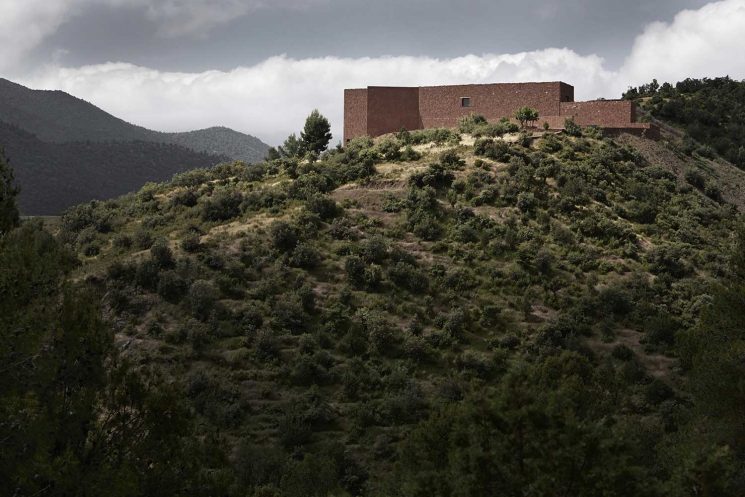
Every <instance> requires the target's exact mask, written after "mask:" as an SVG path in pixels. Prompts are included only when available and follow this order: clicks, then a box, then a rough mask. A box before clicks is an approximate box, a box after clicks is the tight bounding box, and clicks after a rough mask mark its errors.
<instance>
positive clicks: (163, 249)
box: [150, 240, 175, 268]
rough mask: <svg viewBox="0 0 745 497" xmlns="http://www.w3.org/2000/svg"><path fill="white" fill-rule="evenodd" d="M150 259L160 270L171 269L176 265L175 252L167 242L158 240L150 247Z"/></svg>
mask: <svg viewBox="0 0 745 497" xmlns="http://www.w3.org/2000/svg"><path fill="white" fill-rule="evenodd" d="M150 257H151V258H152V260H153V261H154V262H155V264H157V265H158V267H159V268H170V267H173V265H174V264H175V261H174V259H173V252H172V251H171V249H170V247H169V246H168V242H166V241H165V240H158V241H157V242H156V243H154V244H153V245H152V246H151V247H150Z"/></svg>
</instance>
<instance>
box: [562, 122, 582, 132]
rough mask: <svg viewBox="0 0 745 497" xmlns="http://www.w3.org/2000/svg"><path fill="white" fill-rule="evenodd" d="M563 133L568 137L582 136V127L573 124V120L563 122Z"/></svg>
mask: <svg viewBox="0 0 745 497" xmlns="http://www.w3.org/2000/svg"><path fill="white" fill-rule="evenodd" d="M564 131H565V132H566V134H568V135H569V136H582V127H581V126H580V125H579V124H577V123H576V122H574V119H573V118H567V119H565V120H564Z"/></svg>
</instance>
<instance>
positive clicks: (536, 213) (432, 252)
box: [57, 122, 745, 497]
mask: <svg viewBox="0 0 745 497" xmlns="http://www.w3.org/2000/svg"><path fill="white" fill-rule="evenodd" d="M681 146H682V141H681V138H680V137H679V136H677V135H675V134H669V133H667V132H666V133H665V134H664V137H663V140H662V141H661V142H652V141H649V140H643V139H640V138H635V137H630V136H622V137H620V138H618V139H608V138H604V137H603V136H602V133H600V132H599V131H597V130H594V129H587V130H584V132H582V133H574V136H570V135H568V134H564V133H562V134H554V133H534V134H533V135H529V134H523V133H515V132H514V129H509V127H508V126H504V125H482V124H478V125H476V124H474V123H469V122H464V123H463V126H462V128H461V129H460V130H446V129H437V130H426V131H416V132H411V133H400V134H398V135H388V136H384V137H382V138H380V139H376V140H375V141H372V140H369V139H366V138H362V139H356V140H353V141H352V142H350V143H349V144H348V145H347V146H346V147H345V148H343V149H336V150H331V151H328V152H326V153H324V154H323V155H322V156H321V158H320V159H319V160H317V161H312V162H308V161H307V160H301V159H299V158H292V157H289V158H288V157H285V158H280V159H276V160H272V161H269V162H262V163H259V164H253V165H247V164H243V163H233V164H223V165H219V166H217V167H214V168H212V169H198V170H193V171H189V172H185V173H181V174H179V175H177V176H175V177H174V178H173V180H172V181H169V182H165V183H160V184H150V185H147V186H146V187H145V188H143V189H142V190H140V191H139V192H137V193H133V194H129V195H126V196H124V197H120V198H118V199H114V200H109V201H106V202H92V203H88V204H85V205H81V206H78V207H76V208H74V209H72V210H70V211H69V212H67V213H66V214H65V216H63V218H62V220H61V223H60V228H59V232H58V233H57V238H58V239H59V240H60V241H61V242H62V243H63V244H64V245H65V246H66V247H67V248H68V249H69V250H71V251H72V252H73V253H74V254H75V256H76V258H77V259H79V261H80V264H79V266H77V267H76V268H74V269H72V270H71V272H70V273H69V276H68V279H69V280H71V281H76V282H83V281H84V282H86V283H85V284H86V285H87V286H90V287H92V288H93V289H95V293H97V294H99V295H105V298H104V303H105V314H106V315H107V316H108V321H109V322H110V323H111V326H113V329H114V332H115V342H116V344H117V349H118V350H120V351H121V352H120V355H121V357H122V358H124V359H126V360H127V361H129V362H130V363H131V364H134V365H137V367H138V368H140V369H142V370H147V371H156V372H157V374H158V376H159V377H160V378H161V380H160V381H161V382H162V384H163V385H164V386H163V387H161V388H163V390H164V391H165V392H168V393H169V395H175V396H176V397H178V398H179V399H181V400H183V401H184V402H185V404H186V405H187V406H188V411H189V412H190V413H191V414H190V415H188V416H186V417H185V418H184V419H186V420H188V422H187V421H184V423H187V424H186V425H179V426H191V427H192V428H190V429H192V430H194V431H193V433H192V435H190V437H191V438H186V439H185V440H186V442H185V443H187V445H188V447H191V448H190V449H189V450H187V451H186V452H184V453H181V452H174V453H173V454H172V455H171V456H169V457H171V459H169V463H170V464H171V467H172V468H180V467H182V466H183V467H189V464H195V465H196V466H195V467H198V468H200V469H199V471H194V472H186V473H183V474H182V475H181V476H180V477H178V478H176V480H175V481H179V482H180V485H181V487H180V488H188V489H189V490H184V492H185V493H187V494H190V495H197V494H200V492H202V493H203V494H204V495H208V494H210V493H212V494H214V493H215V492H218V493H228V494H231V495H287V496H298V497H299V496H307V495H318V496H325V495H328V494H330V493H333V494H334V495H407V496H408V495H412V496H413V495H443V496H444V495H474V496H475V495H486V494H489V493H491V494H493V493H495V492H496V493H500V494H503V495H523V494H524V489H525V488H532V489H533V491H534V493H536V495H548V494H557V495H586V496H589V495H601V494H602V495H609V496H611V495H612V496H619V497H620V496H627V495H649V496H656V495H660V496H661V495H666V496H668V495H675V496H684V495H689V493H687V491H688V489H689V488H690V487H691V486H692V485H694V486H695V485H707V486H708V488H714V489H717V490H716V491H715V492H716V493H718V495H735V493H728V492H730V490H728V489H732V488H735V487H734V486H733V485H735V484H734V483H733V482H732V481H731V480H729V479H728V478H729V476H728V475H730V474H732V472H734V471H736V470H737V469H738V468H741V467H742V466H741V464H742V462H741V459H738V458H737V457H736V454H737V453H738V452H737V451H738V450H742V449H743V447H742V446H741V445H738V444H739V443H740V442H739V441H738V440H739V439H738V438H737V437H738V436H739V432H737V431H736V429H735V428H732V427H731V426H730V425H728V424H726V423H723V424H721V425H719V424H717V425H716V426H714V425H713V424H711V423H714V421H713V420H717V419H720V418H721V419H724V418H723V417H721V414H716V413H713V414H712V413H709V412H707V411H706V407H707V406H710V405H716V402H714V403H712V402H711V401H710V399H709V400H708V401H707V402H704V401H703V400H702V399H703V398H704V397H702V396H701V395H702V394H701V393H700V390H699V389H697V386H698V385H704V384H705V383H706V382H705V381H704V379H702V378H705V376H702V373H701V371H703V370H702V369H700V360H699V358H700V357H704V355H705V353H710V351H708V349H707V348H706V347H707V345H706V342H705V341H704V342H702V341H698V337H699V336H700V335H699V334H698V333H699V332H700V331H701V330H706V329H708V328H706V323H707V321H706V318H705V314H704V312H703V311H704V310H705V309H707V308H708V307H709V306H710V305H711V302H712V299H713V298H714V297H713V295H716V292H715V290H714V289H715V288H716V286H717V285H720V284H724V283H723V282H725V281H728V279H729V278H734V277H735V275H736V274H739V273H738V272H737V271H739V269H738V267H739V266H733V261H732V260H731V258H730V257H729V256H728V254H729V253H730V251H731V249H732V246H733V243H734V239H733V236H732V235H733V233H735V232H736V231H737V226H738V223H739V222H740V218H741V214H740V213H741V210H742V206H743V205H745V195H743V192H744V190H743V187H745V173H744V172H743V171H741V170H740V169H738V168H736V167H734V166H733V165H732V164H730V163H728V162H726V161H724V160H723V159H721V158H718V157H716V156H711V157H706V156H704V155H701V154H699V153H696V152H693V153H691V154H690V155H688V154H686V153H685V151H684V150H682V149H681ZM735 262H736V261H735ZM697 330H698V331H697ZM681 344H687V345H686V346H685V347H682V346H681ZM706 357H709V359H707V362H708V363H710V364H711V363H713V362H714V359H711V356H706ZM723 371H724V370H723ZM722 374H724V373H722ZM722 378H723V377H722ZM720 379H721V378H720ZM711 380H712V383H711V385H722V384H726V383H727V382H726V381H725V382H722V381H718V380H716V378H712V379H711ZM706 381H708V380H706ZM717 388H720V389H721V388H722V387H715V388H712V387H707V388H706V389H705V390H706V391H707V392H708V394H707V395H724V394H723V393H721V392H720V391H719V390H717ZM156 399H157V398H156ZM717 416H720V418H717ZM147 419H150V418H143V423H144V422H146V421H147ZM732 426H735V425H732ZM732 430H735V431H732ZM196 440H200V441H201V442H200V444H203V445H200V446H199V447H200V448H198V449H197V448H195V445H194V444H195V443H196V442H195V441H196ZM138 447H139V446H138ZM147 447H149V446H148V445H145V446H144V448H141V449H138V450H147ZM169 447H171V446H170V445H169ZM173 447H179V446H178V445H175V446H173ZM169 450H171V449H169ZM173 450H176V449H173ZM174 454H181V455H174ZM692 454H696V455H697V456H693V455H692ZM699 454H700V455H701V456H700V457H698V455H699ZM173 458H185V459H183V461H184V462H183V465H175V466H174V465H173V461H174V459H173ZM197 459H198V462H194V461H196V460H197ZM175 460H176V461H182V460H181V459H175ZM179 464H181V463H179ZM159 471H166V469H165V468H162V469H159ZM168 471H171V469H168ZM173 471H176V469H173ZM126 474H128V475H131V474H137V475H140V473H136V472H135V473H126ZM168 474H170V473H168ZM130 478H133V477H131V476H130ZM137 478H141V479H138V480H136V481H140V482H147V481H149V480H148V476H147V474H146V473H142V476H138V477H137ZM179 478H180V479H179ZM164 481H166V480H164ZM207 482H210V483H209V484H208V483H207ZM163 485H165V483H164V484H163ZM158 488H161V487H158ZM217 488H219V489H220V490H219V491H217V490H215V489H217ZM200 489H201V490H200ZM171 492H172V493H173V491H172V489H171ZM733 492H734V491H733Z"/></svg>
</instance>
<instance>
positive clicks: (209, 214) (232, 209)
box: [202, 191, 243, 221]
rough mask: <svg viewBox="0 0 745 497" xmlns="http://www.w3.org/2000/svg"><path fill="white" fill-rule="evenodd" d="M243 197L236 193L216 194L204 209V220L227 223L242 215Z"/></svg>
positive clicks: (223, 192) (205, 204) (221, 192)
mask: <svg viewBox="0 0 745 497" xmlns="http://www.w3.org/2000/svg"><path fill="white" fill-rule="evenodd" d="M241 202H243V196H242V195H241V194H240V193H239V192H235V191H230V192H228V191H220V192H218V193H215V194H213V195H212V197H210V199H209V200H207V201H206V202H205V203H204V206H203V207H202V219H204V220H205V221H227V220H229V219H233V218H234V217H236V216H238V215H239V214H240V213H241Z"/></svg>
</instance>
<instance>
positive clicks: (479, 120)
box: [458, 113, 486, 133]
mask: <svg viewBox="0 0 745 497" xmlns="http://www.w3.org/2000/svg"><path fill="white" fill-rule="evenodd" d="M484 124H486V118H485V117H484V116H482V115H479V114H474V113H471V114H469V115H467V116H463V117H461V118H460V120H458V131H460V132H461V133H473V132H474V130H475V129H476V128H477V127H480V126H483V125H484Z"/></svg>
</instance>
